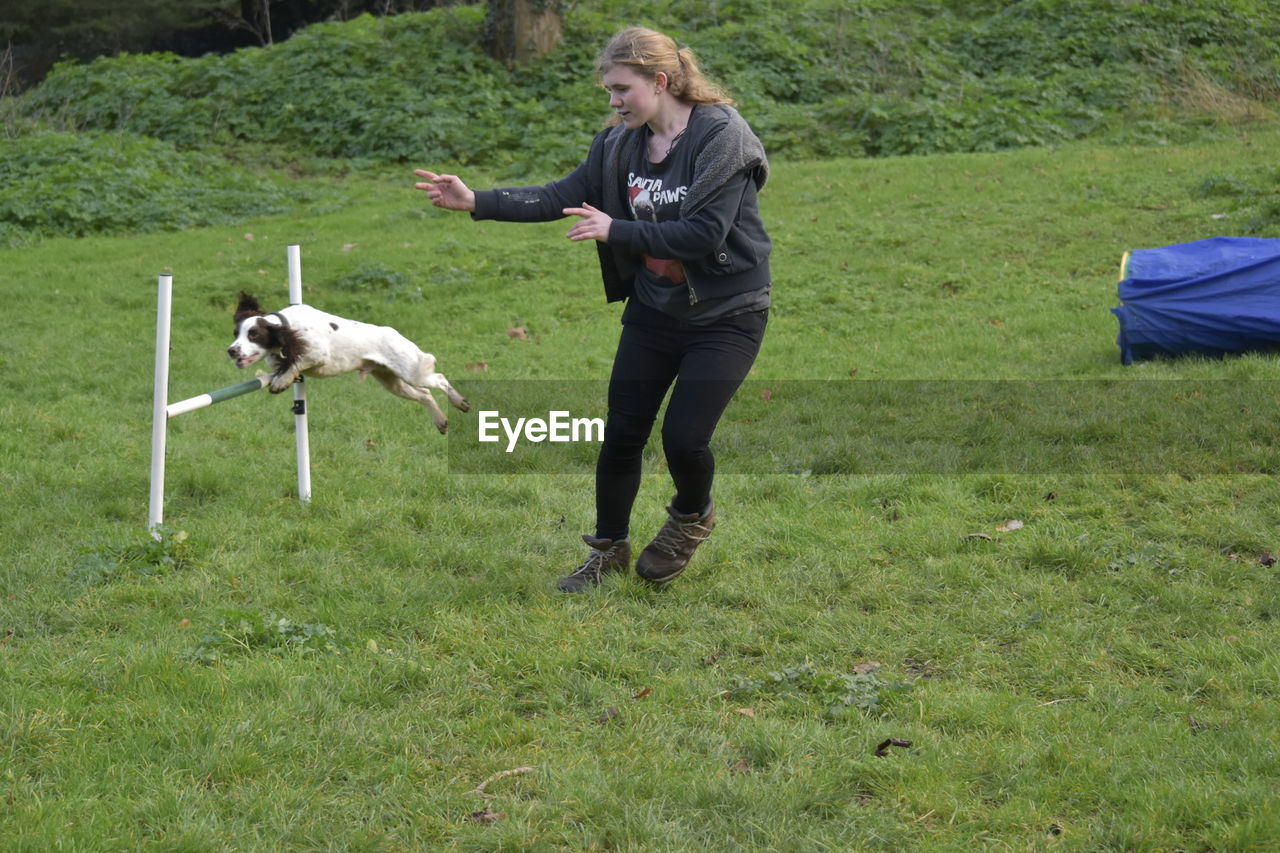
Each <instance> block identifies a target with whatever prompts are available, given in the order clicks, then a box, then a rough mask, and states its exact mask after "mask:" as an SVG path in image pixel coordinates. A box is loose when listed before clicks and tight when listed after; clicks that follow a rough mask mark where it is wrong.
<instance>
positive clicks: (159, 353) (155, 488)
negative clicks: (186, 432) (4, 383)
mask: <svg viewBox="0 0 1280 853" xmlns="http://www.w3.org/2000/svg"><path fill="white" fill-rule="evenodd" d="M159 290H160V293H159V297H158V299H157V307H156V378H155V388H154V390H153V392H152V398H153V399H152V407H151V508H150V511H149V512H148V514H147V530H149V531H151V535H152V536H153V537H155V538H156V539H159V538H160V534H159V532H158V530H157V528H159V527H160V524H161V522H163V521H164V456H165V436H166V433H167V431H168V426H169V413H168V412H166V411H165V409H166V408H168V405H169V328H170V311H171V308H172V305H173V276H171V275H162V276H160V283H159Z"/></svg>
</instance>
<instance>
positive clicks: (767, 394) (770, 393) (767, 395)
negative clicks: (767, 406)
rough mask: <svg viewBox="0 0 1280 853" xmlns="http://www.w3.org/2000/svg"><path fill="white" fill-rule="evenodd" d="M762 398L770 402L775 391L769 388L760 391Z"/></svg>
mask: <svg viewBox="0 0 1280 853" xmlns="http://www.w3.org/2000/svg"><path fill="white" fill-rule="evenodd" d="M760 399H761V400H764V401H765V402H766V403H767V402H769V401H770V400H772V399H773V391H771V390H769V389H768V388H766V389H764V390H763V391H761V392H760Z"/></svg>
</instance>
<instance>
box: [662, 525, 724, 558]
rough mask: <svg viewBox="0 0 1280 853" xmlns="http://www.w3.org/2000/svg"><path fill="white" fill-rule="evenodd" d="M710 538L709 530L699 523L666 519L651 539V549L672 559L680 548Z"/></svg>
mask: <svg viewBox="0 0 1280 853" xmlns="http://www.w3.org/2000/svg"><path fill="white" fill-rule="evenodd" d="M710 536H711V529H710V528H708V527H707V526H706V525H704V524H703V523H702V522H701V521H676V520H675V519H674V518H671V519H668V520H667V523H666V524H664V525H662V528H661V529H660V530H658V534H657V535H656V536H654V537H653V543H652V544H653V547H654V548H657V549H659V550H661V551H662V552H664V553H666V554H670V555H671V556H672V557H675V556H677V555H678V554H679V553H680V546H681V545H683V544H684V543H686V542H688V541H690V540H692V541H694V542H704V541H706V539H707V538H708V537H710Z"/></svg>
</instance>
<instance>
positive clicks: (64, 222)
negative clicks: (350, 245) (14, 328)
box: [0, 132, 301, 246]
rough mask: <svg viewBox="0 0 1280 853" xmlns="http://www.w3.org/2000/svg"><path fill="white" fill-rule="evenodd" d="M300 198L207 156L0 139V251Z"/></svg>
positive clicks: (228, 214)
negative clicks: (32, 240) (36, 241)
mask: <svg viewBox="0 0 1280 853" xmlns="http://www.w3.org/2000/svg"><path fill="white" fill-rule="evenodd" d="M300 197H301V193H300V192H298V190H297V189H295V190H293V191H292V192H289V191H286V190H285V189H284V188H283V185H282V184H281V183H280V182H278V181H276V180H273V179H271V178H268V177H266V176H264V175H260V174H254V173H251V172H249V171H247V170H245V169H243V168H240V167H236V166H233V165H231V164H229V163H227V162H226V161H225V160H224V159H223V158H221V157H219V156H217V155H216V154H210V153H204V152H192V151H186V152H184V151H178V150H176V149H175V148H173V147H172V146H171V145H169V144H167V143H164V142H159V141H156V140H154V139H142V138H139V137H135V136H131V135H119V134H104V133H65V132H59V133H53V132H45V133H37V134H33V135H30V136H23V137H20V138H18V139H10V140H0V246H5V245H10V246H12V245H15V244H19V243H21V242H23V241H24V240H28V239H30V238H32V237H35V236H65V237H82V236H86V235H89V234H134V233H142V232H149V231H169V230H177V229H182V228H191V227H196V226H201V225H217V224H224V223H229V222H236V221H239V220H241V219H244V218H247V217H250V216H260V215H264V214H279V213H283V212H285V211H287V210H288V209H289V206H290V202H292V201H296V200H298V199H299V198H300Z"/></svg>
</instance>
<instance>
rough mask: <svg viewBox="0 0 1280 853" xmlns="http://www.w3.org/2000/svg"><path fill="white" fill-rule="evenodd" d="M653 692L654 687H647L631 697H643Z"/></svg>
mask: <svg viewBox="0 0 1280 853" xmlns="http://www.w3.org/2000/svg"><path fill="white" fill-rule="evenodd" d="M652 692H653V689H652V688H650V687H646V688H645V689H644V690H641V691H640V692H639V693H637V694H636V695H634V696H632V697H631V698H632V699H643V698H644V697H646V696H648V695H649V694H650V693H652Z"/></svg>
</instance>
